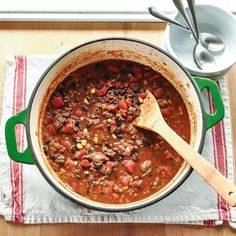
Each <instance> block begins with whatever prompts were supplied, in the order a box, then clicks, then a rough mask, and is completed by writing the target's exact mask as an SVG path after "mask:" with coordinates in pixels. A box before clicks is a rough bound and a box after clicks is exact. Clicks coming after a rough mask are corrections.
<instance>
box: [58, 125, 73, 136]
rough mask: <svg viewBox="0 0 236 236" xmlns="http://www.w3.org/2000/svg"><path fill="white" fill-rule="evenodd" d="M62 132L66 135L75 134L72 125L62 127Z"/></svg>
mask: <svg viewBox="0 0 236 236" xmlns="http://www.w3.org/2000/svg"><path fill="white" fill-rule="evenodd" d="M61 131H62V132H63V133H65V134H74V133H75V131H74V128H73V125H72V124H71V123H68V124H66V125H65V126H63V127H62V129H61Z"/></svg>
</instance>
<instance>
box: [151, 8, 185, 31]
mask: <svg viewBox="0 0 236 236" xmlns="http://www.w3.org/2000/svg"><path fill="white" fill-rule="evenodd" d="M148 11H149V13H150V14H151V15H152V16H154V17H157V18H159V19H161V20H164V21H167V22H169V23H172V24H175V25H178V26H180V27H181V28H183V29H185V30H189V28H188V27H187V26H185V25H182V24H181V23H179V22H178V21H176V20H175V19H172V18H170V17H168V16H167V15H165V14H164V13H162V12H158V11H156V9H155V7H149V8H148Z"/></svg>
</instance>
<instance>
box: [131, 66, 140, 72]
mask: <svg viewBox="0 0 236 236" xmlns="http://www.w3.org/2000/svg"><path fill="white" fill-rule="evenodd" d="M132 69H133V72H134V73H135V74H137V73H141V72H142V71H141V68H140V67H139V66H133V67H132Z"/></svg>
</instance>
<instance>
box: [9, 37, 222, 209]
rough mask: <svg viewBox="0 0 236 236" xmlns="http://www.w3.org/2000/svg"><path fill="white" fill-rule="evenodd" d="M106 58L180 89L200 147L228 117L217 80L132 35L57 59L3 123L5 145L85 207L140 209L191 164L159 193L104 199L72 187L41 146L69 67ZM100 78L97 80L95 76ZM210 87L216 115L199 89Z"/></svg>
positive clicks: (180, 177) (178, 180)
mask: <svg viewBox="0 0 236 236" xmlns="http://www.w3.org/2000/svg"><path fill="white" fill-rule="evenodd" d="M106 59H126V60H132V61H135V62H138V63H141V64H144V65H147V66H150V67H152V68H153V69H154V70H156V71H158V72H159V73H161V74H162V75H163V76H164V77H165V78H167V79H168V80H169V81H170V82H171V83H172V84H173V85H174V87H175V88H176V89H177V90H178V92H179V93H180V94H181V96H182V98H183V100H184V102H185V104H186V107H187V109H188V113H189V117H190V122H191V145H192V146H193V147H194V149H195V150H197V151H198V152H201V151H202V147H203V143H204V137H205V133H206V130H208V129H209V128H211V127H212V126H214V125H215V124H216V123H217V122H219V121H220V120H221V119H222V118H223V117H224V106H223V102H222V99H221V96H220V92H219V89H218V87H217V85H216V83H215V82H214V81H211V80H208V79H203V78H192V77H191V75H190V74H189V73H188V72H187V71H186V69H185V68H184V67H183V65H181V63H179V62H178V61H176V59H174V58H172V57H171V56H170V55H168V54H167V53H166V52H165V51H163V50H162V49H160V48H158V47H156V46H153V45H151V44H149V43H146V42H143V41H140V40H136V39H128V38H105V39H99V40H95V41H92V42H88V43H85V44H82V45H80V46H77V47H75V48H73V49H71V50H70V51H68V52H66V53H65V54H64V55H62V56H61V57H59V58H58V59H57V60H55V61H54V62H53V63H52V64H51V65H50V66H49V67H48V69H47V70H46V71H45V72H44V73H43V75H42V76H41V78H40V79H39V81H38V83H37V84H36V86H35V88H34V91H33V93H32V95H31V98H30V101H29V105H28V107H27V108H26V109H25V110H23V111H21V112H20V113H18V114H16V115H15V116H13V117H11V118H10V119H9V120H8V121H7V123H6V126H5V135H6V145H7V151H8V154H9V156H10V158H11V159H12V160H14V161H17V162H21V163H26V164H34V165H36V166H37V167H38V168H39V170H40V172H41V173H42V175H43V176H44V178H45V179H46V180H47V181H48V182H49V184H50V185H52V187H53V188H54V189H55V190H56V191H58V192H59V193H60V194H61V195H63V196H64V197H66V198H68V199H70V200H72V201H74V202H76V203H78V204H81V205H83V206H86V207H89V208H92V209H96V210H101V211H127V210H134V209H138V208H142V207H145V206H148V205H150V204H153V203H155V202H157V201H160V200H161V199H163V198H164V197H166V196H168V195H169V194H170V193H172V192H173V191H174V190H175V189H176V188H177V187H179V186H180V185H181V184H182V183H183V182H184V180H185V179H186V178H187V177H188V176H189V174H190V173H191V171H192V168H191V167H190V166H189V165H188V164H187V163H186V162H184V163H183V165H182V167H181V168H180V170H179V171H178V172H177V174H176V175H175V176H174V178H173V179H172V180H171V181H170V182H169V183H168V184H167V185H166V186H165V187H164V188H163V189H161V190H159V191H158V192H156V193H155V194H153V195H151V196H149V197H147V198H145V199H143V200H140V201H136V202H133V203H128V204H105V203H100V202H95V201H92V200H89V199H87V198H84V197H82V196H80V195H78V194H76V193H74V192H72V191H71V190H70V189H68V188H67V187H66V186H65V185H64V184H63V183H62V182H61V180H59V179H58V177H57V176H56V174H55V173H54V172H53V171H52V170H51V169H50V166H49V165H48V163H47V160H46V156H45V155H44V153H43V150H42V143H41V133H40V123H41V122H40V121H41V119H42V115H43V111H44V108H45V105H46V103H47V101H48V100H49V97H50V94H51V93H52V91H53V90H54V89H55V88H56V86H57V85H58V83H59V82H61V81H62V80H63V79H64V78H65V77H66V76H67V75H68V74H69V73H70V72H72V71H74V70H75V69H77V68H79V67H81V66H84V65H86V64H89V63H93V62H96V61H101V60H106ZM94 83H96V81H94ZM204 88H207V89H209V91H210V93H211V95H212V98H213V102H214V105H215V108H216V112H215V114H212V115H211V114H208V113H206V112H205V111H204V109H203V104H202V98H201V93H200V91H201V90H203V89H204ZM19 123H21V124H23V125H24V126H25V128H26V134H27V141H28V147H27V148H26V149H25V151H24V152H22V153H21V152H18V151H17V145H16V136H15V129H14V128H15V125H16V124H19Z"/></svg>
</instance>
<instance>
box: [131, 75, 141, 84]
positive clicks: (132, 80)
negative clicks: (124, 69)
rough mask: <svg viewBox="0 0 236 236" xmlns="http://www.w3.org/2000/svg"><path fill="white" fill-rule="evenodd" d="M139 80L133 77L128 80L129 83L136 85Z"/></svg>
mask: <svg viewBox="0 0 236 236" xmlns="http://www.w3.org/2000/svg"><path fill="white" fill-rule="evenodd" d="M139 80H140V79H138V78H137V77H134V76H132V77H131V78H130V82H131V83H137V82H138V81H139Z"/></svg>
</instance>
